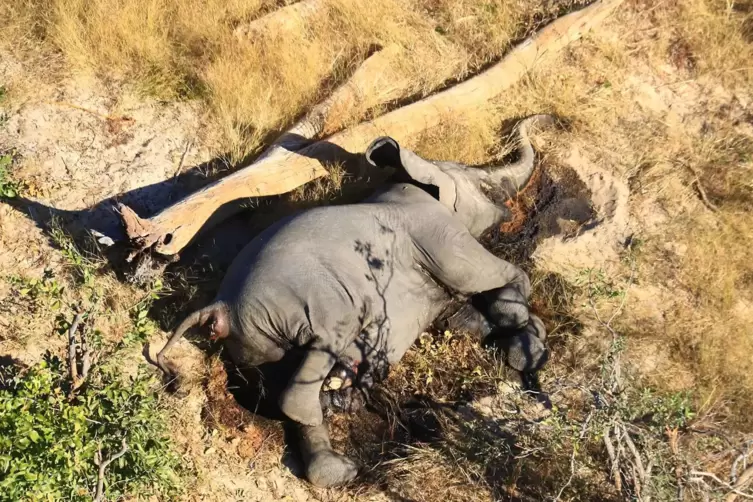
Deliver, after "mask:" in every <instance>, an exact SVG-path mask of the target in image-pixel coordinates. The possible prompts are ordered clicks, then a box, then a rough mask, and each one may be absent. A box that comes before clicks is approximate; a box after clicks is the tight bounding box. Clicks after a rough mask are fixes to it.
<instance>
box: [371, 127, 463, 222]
mask: <svg viewBox="0 0 753 502" xmlns="http://www.w3.org/2000/svg"><path fill="white" fill-rule="evenodd" d="M365 156H366V160H367V161H368V163H369V164H371V165H372V166H375V167H379V168H385V167H393V168H395V169H396V170H397V173H396V174H397V178H398V180H399V181H406V182H407V181H412V182H414V184H417V185H419V186H420V187H421V188H423V189H424V190H426V191H427V192H428V193H430V194H432V195H434V196H435V198H436V199H438V200H439V202H441V203H442V204H443V205H445V206H447V208H448V209H451V210H453V211H454V210H455V200H456V198H457V193H456V188H455V181H453V179H452V178H451V177H450V176H448V175H447V174H445V173H444V172H443V171H442V170H441V169H439V167H437V166H436V165H435V164H433V163H432V162H429V161H428V160H425V159H422V158H421V157H419V156H418V155H416V154H415V153H413V152H411V151H410V150H406V149H405V148H401V147H400V145H399V144H398V143H397V141H395V140H394V139H393V138H390V137H389V136H382V137H380V138H377V139H375V140H374V141H372V142H371V144H370V145H369V147H368V148H367V149H366V153H365ZM401 178H402V179H401ZM406 178H407V179H406ZM437 192H438V193H437Z"/></svg>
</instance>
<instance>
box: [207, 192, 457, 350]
mask: <svg viewBox="0 0 753 502" xmlns="http://www.w3.org/2000/svg"><path fill="white" fill-rule="evenodd" d="M452 221H453V218H452V216H451V214H450V212H449V211H448V210H447V209H446V208H444V207H443V206H442V205H441V204H439V203H438V202H437V201H436V200H435V199H434V198H432V197H431V196H430V195H428V194H426V193H425V192H423V191H422V190H420V189H418V188H416V187H414V186H411V185H396V186H393V187H392V188H390V189H389V190H387V191H385V192H383V193H381V194H378V195H376V196H374V197H372V198H371V199H369V200H368V201H367V202H365V203H361V204H355V205H345V206H331V207H323V208H317V209H312V210H309V211H306V212H303V213H301V214H299V215H296V216H293V217H291V218H288V219H286V220H283V221H281V222H278V223H277V224H276V225H274V226H272V227H270V228H269V229H267V230H266V231H265V232H263V233H262V234H260V235H259V236H258V237H257V238H255V239H254V240H253V241H252V242H251V243H250V244H249V245H248V246H247V247H246V248H245V249H244V250H243V251H242V252H241V254H240V255H239V256H238V257H237V258H236V259H235V261H234V262H233V265H232V266H231V268H230V270H229V271H228V273H227V275H226V278H225V281H224V282H223V285H222V287H221V289H220V293H219V294H218V299H219V300H222V301H224V302H225V303H226V304H227V305H228V307H230V311H231V312H232V320H231V323H232V326H233V328H232V330H231V331H232V333H231V339H232V338H235V339H236V340H229V342H231V343H230V344H229V345H230V347H229V348H230V355H231V357H233V358H234V359H235V360H236V362H237V363H241V364H242V363H244V362H248V361H247V360H246V359H247V357H246V356H245V355H244V351H243V347H242V346H243V340H244V339H245V338H246V337H264V338H266V339H268V340H270V341H272V342H273V343H275V344H278V345H280V346H282V347H285V348H288V347H291V346H302V345H304V344H306V343H307V342H308V341H310V340H311V339H312V338H319V339H323V340H325V341H326V343H327V345H328V346H329V349H330V350H332V352H333V353H334V354H336V355H338V356H339V355H342V354H347V355H348V356H350V357H352V358H355V359H362V358H367V359H368V358H373V357H377V354H378V357H382V358H386V360H387V362H389V363H394V362H396V361H398V360H399V359H400V358H401V357H402V356H403V354H404V353H405V351H406V350H407V349H408V347H410V345H411V344H412V343H413V342H414V341H415V339H416V337H417V336H418V335H419V334H420V333H421V331H422V330H424V329H426V328H427V327H428V326H429V324H430V323H431V322H432V321H433V320H434V319H435V318H436V317H437V316H438V315H439V314H440V313H441V312H442V310H443V309H444V308H445V307H446V306H447V304H448V302H449V300H450V294H449V293H448V292H447V291H446V290H445V288H444V287H443V286H441V285H440V284H438V283H437V282H436V281H434V280H433V279H432V277H431V275H430V274H429V273H427V271H426V270H427V269H426V265H427V264H426V263H425V253H422V251H421V249H422V244H421V240H422V239H443V238H445V234H444V230H443V229H444V228H446V227H448V225H449V227H453V226H454V225H453V224H452ZM448 222H449V223H448Z"/></svg>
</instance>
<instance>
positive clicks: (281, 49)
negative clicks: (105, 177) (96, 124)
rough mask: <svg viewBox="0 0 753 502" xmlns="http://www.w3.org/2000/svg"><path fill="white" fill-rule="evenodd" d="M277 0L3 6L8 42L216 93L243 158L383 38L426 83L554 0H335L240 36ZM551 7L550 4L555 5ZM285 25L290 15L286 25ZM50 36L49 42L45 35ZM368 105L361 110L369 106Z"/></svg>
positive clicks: (229, 139) (210, 100)
mask: <svg viewBox="0 0 753 502" xmlns="http://www.w3.org/2000/svg"><path fill="white" fill-rule="evenodd" d="M309 1H311V0H309ZM277 4H278V2H273V1H271V0H253V1H241V0H231V1H227V2H226V1H219V0H86V1H84V0H20V1H18V2H10V3H8V2H6V3H4V5H2V6H0V18H2V19H3V21H4V23H5V27H4V30H3V33H2V35H0V46H3V47H5V48H6V49H8V48H14V49H16V50H17V51H18V49H19V48H20V47H24V48H26V49H30V48H33V49H32V50H31V51H28V50H27V51H26V54H27V55H28V54H30V53H37V54H38V53H39V48H40V46H42V47H46V49H47V51H48V52H50V53H59V54H62V55H63V56H64V58H65V60H66V61H67V63H68V64H69V66H70V67H72V68H74V70H75V71H91V72H94V73H96V74H98V75H100V76H102V77H105V78H106V79H108V80H112V79H115V80H116V81H122V82H126V83H135V84H136V85H137V87H138V88H139V89H140V90H141V91H143V92H146V93H148V94H151V95H156V96H158V97H161V98H164V99H178V98H186V97H188V98H194V97H198V98H201V99H203V100H205V101H206V102H207V104H208V108H209V110H210V112H211V116H212V118H213V122H214V124H215V125H216V126H217V128H218V129H219V131H220V135H221V137H222V138H223V139H224V141H223V144H222V147H223V149H225V150H227V151H228V152H231V153H232V154H233V156H234V157H235V158H239V157H242V156H243V155H245V154H247V153H249V152H253V151H255V150H257V149H258V148H259V147H260V146H261V144H262V143H263V142H264V140H265V139H266V138H267V137H268V136H269V135H270V134H271V133H273V132H274V131H277V130H279V129H281V128H283V127H284V126H285V125H287V124H289V123H290V122H291V121H292V120H294V118H295V117H296V116H298V115H300V114H302V113H303V112H304V111H305V110H306V109H307V108H308V107H309V106H311V105H312V104H313V103H315V102H316V101H318V100H319V99H321V97H322V96H323V95H324V94H325V93H327V92H328V90H329V89H331V88H332V86H334V85H336V84H337V82H339V81H342V80H343V79H344V78H345V77H346V75H347V74H348V73H349V72H350V71H352V69H354V68H355V67H356V66H357V65H358V64H359V62H360V61H362V60H363V59H364V58H365V57H367V55H368V53H369V52H370V51H371V50H373V49H374V48H376V47H379V46H382V47H384V46H387V45H390V44H398V45H399V46H401V47H403V48H404V49H405V51H404V56H403V57H402V59H401V60H400V61H399V62H398V64H399V65H400V66H401V67H402V71H403V72H404V73H405V74H406V76H407V78H408V80H409V81H411V82H412V83H413V86H412V90H413V92H414V94H416V95H419V96H420V95H423V94H426V93H428V92H430V91H432V90H434V89H436V88H437V87H438V86H440V85H442V84H443V83H444V82H445V81H447V80H448V78H450V77H461V76H463V75H465V74H467V73H468V72H469V71H471V70H473V69H475V68H478V67H479V66H480V65H482V64H483V63H485V62H487V61H489V60H491V59H494V58H496V57H499V56H500V55H501V54H502V53H503V51H504V50H505V49H506V48H507V47H508V45H509V43H510V41H511V40H512V39H513V38H514V37H519V36H520V35H521V34H523V33H524V32H525V31H526V26H528V25H530V22H531V20H532V19H533V16H534V14H539V15H546V14H551V10H552V9H551V7H548V5H549V3H548V2H545V1H543V0H541V1H535V2H527V3H525V4H522V3H520V2H517V1H514V0H493V1H489V2H483V3H478V2H473V1H470V0H417V1H410V2H406V1H400V0H386V1H383V2H373V1H367V0H353V1H345V0H328V1H326V2H319V4H321V5H323V6H324V7H323V8H321V9H319V10H317V11H316V12H315V13H314V14H313V15H312V16H308V17H306V18H305V19H303V20H301V21H300V22H297V23H291V24H289V25H282V26H279V25H278V26H276V28H275V29H272V30H267V31H265V30H257V31H256V32H255V33H254V35H253V36H251V37H246V38H243V37H237V36H234V31H235V30H236V29H237V28H238V27H243V26H245V25H247V24H249V23H251V22H253V21H254V20H257V19H261V18H263V16H264V15H265V14H267V13H269V12H271V11H274V10H275V9H277V8H278V5H277ZM547 9H548V10H547ZM285 26H288V27H287V28H285ZM40 44H41V45H40ZM367 112H368V110H353V114H354V115H357V116H356V117H343V123H348V122H350V121H352V120H356V119H358V118H362V117H363V115H364V114H365V113H367Z"/></svg>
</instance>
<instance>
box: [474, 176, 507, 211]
mask: <svg viewBox="0 0 753 502" xmlns="http://www.w3.org/2000/svg"><path fill="white" fill-rule="evenodd" d="M479 189H480V190H481V193H483V194H484V196H485V197H486V198H487V199H489V200H490V201H491V202H492V203H493V204H494V205H496V206H502V205H504V204H505V202H507V199H508V198H509V197H508V196H507V193H506V192H505V191H504V190H503V189H502V188H501V187H496V186H494V185H491V184H489V183H486V182H484V181H482V182H481V183H480V184H479Z"/></svg>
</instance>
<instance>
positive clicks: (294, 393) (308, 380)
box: [280, 346, 337, 426]
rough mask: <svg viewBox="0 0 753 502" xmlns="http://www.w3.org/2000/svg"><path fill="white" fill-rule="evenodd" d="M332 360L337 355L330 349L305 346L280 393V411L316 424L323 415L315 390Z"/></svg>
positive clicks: (312, 424)
mask: <svg viewBox="0 0 753 502" xmlns="http://www.w3.org/2000/svg"><path fill="white" fill-rule="evenodd" d="M336 362H337V359H336V357H335V355H334V354H333V353H332V352H331V351H329V350H326V349H322V348H318V347H316V346H312V347H311V348H309V349H308V350H307V352H306V354H305V355H304V357H303V361H302V362H301V365H300V366H299V367H298V369H297V370H296V372H295V373H294V374H293V376H292V377H291V379H290V382H288V386H287V387H286V388H285V390H284V391H283V392H282V394H281V395H280V409H281V410H282V412H283V413H284V414H285V415H287V416H288V417H289V418H291V419H292V420H294V421H296V422H298V423H301V424H304V425H309V426H316V425H320V424H321V423H322V421H323V420H324V415H323V414H322V407H321V403H320V401H319V393H320V392H321V389H322V384H323V383H324V380H325V379H326V378H327V375H329V373H330V371H331V370H332V368H333V366H334V365H335V363H336Z"/></svg>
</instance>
